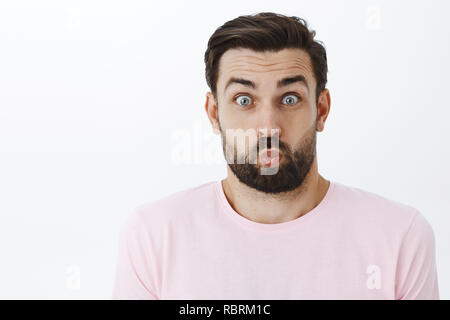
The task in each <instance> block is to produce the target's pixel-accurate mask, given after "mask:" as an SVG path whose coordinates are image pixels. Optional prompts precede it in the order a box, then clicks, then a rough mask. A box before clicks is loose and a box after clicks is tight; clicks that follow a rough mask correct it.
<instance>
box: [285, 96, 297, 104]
mask: <svg viewBox="0 0 450 320" xmlns="http://www.w3.org/2000/svg"><path fill="white" fill-rule="evenodd" d="M292 97H294V98H292ZM284 98H289V100H287V99H286V100H285V99H284ZM284 98H283V101H290V102H288V103H286V104H287V105H294V104H296V103H297V101H298V100H299V98H298V97H297V96H296V95H294V94H290V95H287V96H285V97H284ZM283 103H284V102H283Z"/></svg>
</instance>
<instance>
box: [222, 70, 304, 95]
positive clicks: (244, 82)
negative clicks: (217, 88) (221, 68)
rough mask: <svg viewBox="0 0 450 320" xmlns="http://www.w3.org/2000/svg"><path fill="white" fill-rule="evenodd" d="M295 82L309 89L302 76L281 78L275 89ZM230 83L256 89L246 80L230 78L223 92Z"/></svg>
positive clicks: (251, 82)
mask: <svg viewBox="0 0 450 320" xmlns="http://www.w3.org/2000/svg"><path fill="white" fill-rule="evenodd" d="M295 82H301V83H303V84H304V85H305V86H306V88H307V89H309V87H308V83H307V82H306V79H305V77H304V76H303V75H301V74H299V75H296V76H293V77H288V78H283V79H281V80H278V81H277V88H278V89H280V88H281V87H285V86H287V85H290V84H292V83H295ZM232 83H239V84H242V85H244V86H246V87H250V88H252V89H255V88H256V84H255V83H254V82H253V81H250V80H247V79H242V78H235V77H231V78H230V79H229V80H228V82H227V84H226V85H225V89H224V91H226V90H227V88H228V87H229V86H230V85H231V84H232Z"/></svg>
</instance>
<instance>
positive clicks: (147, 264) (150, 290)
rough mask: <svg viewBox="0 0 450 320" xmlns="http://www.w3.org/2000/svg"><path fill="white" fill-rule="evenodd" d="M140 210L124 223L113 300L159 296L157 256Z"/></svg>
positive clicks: (147, 298) (154, 297) (150, 298)
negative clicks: (155, 278)
mask: <svg viewBox="0 0 450 320" xmlns="http://www.w3.org/2000/svg"><path fill="white" fill-rule="evenodd" d="M150 249H151V248H150V246H149V237H148V231H147V230H145V227H144V224H143V223H142V221H141V219H140V216H139V212H138V211H137V210H136V209H135V210H134V211H133V212H132V214H131V215H130V216H129V217H128V219H127V220H126V222H125V223H124V224H123V226H122V228H121V230H120V237H119V253H118V261H117V264H116V274H115V283H114V289H113V295H112V298H113V300H125V299H127V300H158V299H159V298H158V297H157V295H156V293H155V289H154V284H153V283H152V282H154V280H153V279H154V276H152V274H151V272H152V271H153V270H154V265H155V261H154V257H152V254H151V250H150Z"/></svg>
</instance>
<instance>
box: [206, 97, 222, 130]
mask: <svg viewBox="0 0 450 320" xmlns="http://www.w3.org/2000/svg"><path fill="white" fill-rule="evenodd" d="M205 111H206V114H207V116H208V119H209V122H211V125H212V127H213V132H214V134H220V129H219V120H218V110H217V104H216V100H215V99H214V95H213V94H212V93H211V92H207V93H206V102H205Z"/></svg>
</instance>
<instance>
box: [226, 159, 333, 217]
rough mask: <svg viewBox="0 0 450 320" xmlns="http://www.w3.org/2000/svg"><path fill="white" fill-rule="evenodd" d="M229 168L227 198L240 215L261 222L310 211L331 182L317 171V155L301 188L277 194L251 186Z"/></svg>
mask: <svg viewBox="0 0 450 320" xmlns="http://www.w3.org/2000/svg"><path fill="white" fill-rule="evenodd" d="M227 169H228V176H227V178H226V179H224V180H222V186H223V190H224V193H225V196H226V198H227V200H228V202H229V203H230V205H231V206H232V207H233V209H234V210H235V211H236V212H237V213H239V214H240V215H241V216H243V217H245V218H247V219H249V220H252V221H255V222H259V223H282V222H287V221H290V220H293V219H297V218H299V217H301V216H302V215H304V214H307V213H308V212H309V211H311V210H312V209H313V208H314V207H316V206H317V205H318V204H319V203H320V202H321V201H322V199H323V198H324V196H325V194H326V193H327V190H328V187H329V184H330V182H329V181H327V180H325V179H324V178H323V177H322V176H321V175H320V174H319V173H318V171H317V158H316V159H315V160H314V162H313V165H312V166H311V169H310V170H309V172H308V174H307V176H306V177H305V179H304V180H303V183H302V184H301V185H300V186H299V187H298V188H296V189H295V190H292V191H288V192H283V193H280V194H275V195H274V194H267V193H264V192H262V191H259V190H256V189H253V188H250V187H248V186H247V185H245V184H243V183H242V182H240V181H239V179H238V178H237V177H236V176H235V174H234V173H233V172H232V171H231V169H230V168H229V167H228V168H227Z"/></svg>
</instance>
